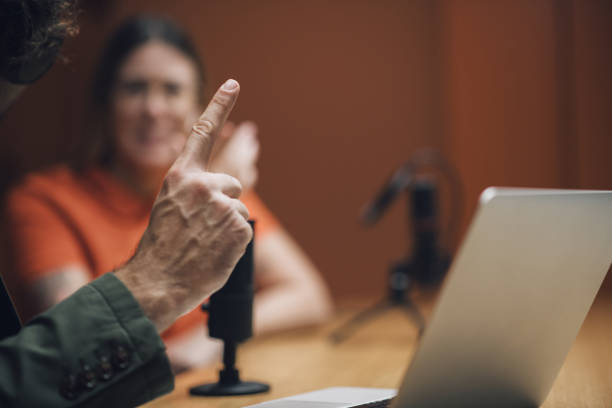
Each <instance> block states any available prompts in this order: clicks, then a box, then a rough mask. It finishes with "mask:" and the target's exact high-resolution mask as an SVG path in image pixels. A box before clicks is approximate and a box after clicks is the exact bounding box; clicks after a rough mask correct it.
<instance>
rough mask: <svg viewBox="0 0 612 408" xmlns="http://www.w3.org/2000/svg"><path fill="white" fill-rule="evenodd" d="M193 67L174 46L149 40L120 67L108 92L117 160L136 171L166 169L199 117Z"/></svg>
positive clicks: (196, 82)
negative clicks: (110, 92)
mask: <svg viewBox="0 0 612 408" xmlns="http://www.w3.org/2000/svg"><path fill="white" fill-rule="evenodd" d="M197 93H198V78H197V70H196V66H195V64H194V63H193V61H191V60H190V59H189V57H187V56H186V55H184V54H183V53H181V51H179V50H178V49H177V48H175V47H173V46H171V45H168V44H166V43H164V42H161V41H150V42H147V43H145V44H144V45H142V46H140V47H138V48H136V49H135V50H134V51H133V52H132V53H131V54H130V55H129V56H128V57H127V58H126V60H125V62H124V63H123V65H122V66H121V68H120V69H119V72H118V75H117V80H116V82H115V84H114V87H113V90H112V94H111V95H112V96H111V106H110V114H111V130H112V132H113V138H114V145H115V153H116V156H115V157H116V160H118V161H119V162H121V163H124V164H126V165H128V166H129V167H132V168H134V167H135V168H138V169H140V170H147V169H151V170H153V169H155V170H158V169H161V168H168V167H169V166H170V165H171V164H172V162H173V161H174V159H175V158H176V157H177V155H178V154H179V152H180V151H181V150H182V148H183V145H184V144H185V140H186V137H187V134H188V132H187V131H188V129H189V128H190V127H191V124H192V123H193V122H194V121H195V120H196V119H197V114H198V111H199V106H198V95H197Z"/></svg>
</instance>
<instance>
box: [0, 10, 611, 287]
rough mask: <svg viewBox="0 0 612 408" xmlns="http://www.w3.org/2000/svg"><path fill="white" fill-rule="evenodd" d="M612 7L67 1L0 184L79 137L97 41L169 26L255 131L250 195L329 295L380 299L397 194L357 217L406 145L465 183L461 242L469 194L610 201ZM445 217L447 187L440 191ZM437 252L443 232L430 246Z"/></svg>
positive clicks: (15, 128)
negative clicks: (69, 27) (61, 61)
mask: <svg viewBox="0 0 612 408" xmlns="http://www.w3.org/2000/svg"><path fill="white" fill-rule="evenodd" d="M611 5H612V3H609V2H606V1H589V2H584V1H577V0H576V1H573V2H572V1H566V0H562V1H555V0H548V1H537V2H535V1H532V0H507V1H494V2H493V1H476V0H472V1H469V0H468V1H459V0H438V1H432V0H414V1H402V0H383V1H377V0H367V1H366V0H360V1H334V2H330V1H323V0H315V1H309V2H287V1H282V0H260V1H257V2H245V1H239V0H214V1H213V0H209V1H206V2H202V1H198V0H188V1H187V0H184V1H180V2H167V1H162V0H147V1H143V0H138V1H131V2H129V3H128V2H119V1H109V2H104V3H100V2H95V1H89V2H85V3H84V7H85V12H84V13H83V15H82V17H81V34H80V36H79V37H78V38H76V39H73V40H71V41H69V43H68V44H67V47H66V51H65V53H66V55H67V56H68V57H70V58H71V60H72V62H71V63H70V64H68V65H57V66H55V67H54V68H53V70H52V72H51V73H50V74H49V75H48V76H47V77H46V78H44V79H43V80H42V81H41V82H40V83H38V84H36V86H35V87H33V88H32V89H29V90H28V91H27V92H26V94H25V95H24V96H23V97H22V99H21V101H20V103H19V104H18V105H16V106H15V107H14V108H13V109H12V111H11V112H10V114H9V115H8V116H9V117H8V118H7V119H6V120H4V121H3V123H1V124H0V132H2V134H3V135H4V134H8V135H9V136H8V137H4V138H3V139H2V141H0V148H1V150H0V159H1V163H2V168H3V169H4V172H3V174H4V179H3V180H2V181H3V183H5V184H6V183H8V182H10V181H12V180H14V179H15V178H16V177H17V175H19V174H21V173H23V172H24V171H26V170H29V169H32V168H36V167H40V166H42V165H45V164H49V163H53V162H55V161H58V160H61V159H66V158H68V157H69V156H70V154H71V151H72V150H73V147H72V146H73V145H74V144H75V142H77V141H86V137H87V136H86V135H87V132H86V131H85V130H84V129H86V125H87V123H86V119H85V109H84V107H83V100H84V98H85V96H86V95H87V81H88V78H89V75H90V71H91V69H92V67H93V66H94V64H95V60H96V57H97V54H98V52H99V49H100V46H101V44H102V42H103V39H104V37H105V36H106V34H107V33H108V32H109V30H110V29H111V27H112V26H113V25H114V24H115V23H116V22H117V21H118V20H119V19H120V18H121V17H123V16H125V15H126V14H129V13H132V12H134V11H137V10H143V9H146V10H149V11H153V12H157V13H161V12H163V13H167V14H169V15H171V16H173V17H174V18H176V19H177V20H178V21H180V22H181V23H183V24H185V26H186V27H187V28H188V30H189V31H190V32H191V33H192V34H193V35H194V37H195V40H196V44H197V46H198V48H199V49H200V50H201V52H202V54H203V55H204V57H205V60H206V63H207V67H208V73H209V77H210V79H211V83H212V84H214V86H216V85H217V84H219V83H221V82H222V81H223V80H224V79H226V78H227V77H235V78H236V79H238V80H239V81H240V82H241V85H242V88H243V91H242V94H241V97H240V100H239V103H238V105H237V107H236V109H235V112H234V113H233V115H232V119H234V120H244V119H253V120H255V121H256V122H257V123H258V124H259V127H260V132H261V133H260V138H261V142H262V149H263V150H262V156H261V162H260V172H261V173H260V176H261V177H260V183H259V185H258V190H259V192H260V193H261V194H262V196H263V197H264V199H265V201H266V202H267V203H268V204H269V205H270V207H271V208H272V209H273V210H274V211H275V212H276V213H277V215H278V216H279V218H280V219H281V220H282V221H283V222H284V224H285V225H286V226H287V228H288V229H289V230H290V232H291V233H292V234H293V235H294V236H295V237H296V238H297V240H298V241H299V242H300V243H301V244H302V246H303V247H304V248H305V249H306V250H307V252H308V253H309V254H310V255H311V256H312V258H313V259H314V261H315V263H316V264H317V265H318V266H319V267H320V269H321V271H322V272H323V274H324V276H325V278H326V279H327V281H328V282H329V283H330V285H331V287H332V289H333V291H334V294H335V295H336V296H337V297H348V296H357V295H380V296H382V295H383V291H384V285H385V279H386V269H387V265H388V264H389V263H390V262H392V261H393V260H395V259H397V258H398V257H399V256H401V255H402V254H403V253H404V252H405V250H406V248H407V247H409V245H410V243H409V242H408V240H407V238H406V234H405V229H406V220H405V212H404V205H405V202H404V199H403V198H402V199H401V200H399V201H400V202H398V203H396V204H395V205H394V207H393V208H392V209H391V210H390V212H389V214H387V215H386V216H385V217H384V218H383V220H382V221H381V222H380V223H379V224H378V225H376V226H374V227H372V228H369V229H365V228H363V227H362V226H361V225H360V224H359V222H358V214H359V211H360V209H361V207H362V205H363V204H364V203H365V202H366V201H368V200H369V199H370V197H371V196H372V195H373V194H374V193H375V192H376V191H377V190H378V188H379V187H380V185H381V184H382V183H383V182H384V181H385V179H386V178H387V177H388V176H389V175H390V174H391V172H392V171H393V170H394V169H395V168H396V167H397V166H398V165H399V164H401V163H403V162H404V161H405V160H406V159H408V158H409V157H410V156H411V155H412V154H413V153H414V152H415V151H416V150H417V149H418V148H419V147H424V146H430V147H434V148H436V149H439V150H440V151H442V152H444V154H445V155H446V156H447V157H448V159H449V160H450V161H451V162H452V163H453V164H454V165H455V166H456V167H457V168H458V169H459V173H460V176H461V178H462V181H463V183H464V185H465V197H464V200H463V202H462V204H463V205H464V207H465V208H466V211H465V213H464V215H463V217H462V218H461V230H464V229H465V227H466V225H467V223H468V221H469V218H470V216H471V213H472V211H473V209H474V208H475V204H476V200H477V197H478V194H479V192H480V191H481V190H482V189H483V188H484V187H486V186H488V185H492V184H496V185H518V186H542V187H585V188H607V189H612V165H611V164H610V161H609V160H608V156H609V152H610V151H612V142H611V140H612V139H611V138H610V137H609V134H610V133H611V131H612V120H611V119H610V114H609V113H610V111H611V110H612V103H611V102H612V100H611V99H612V84H611V80H610V75H609V73H610V72H611V69H610V68H612V67H611V64H612V57H611V55H610V52H609V39H610V38H612V36H611V34H612V33H611V32H610V31H611V30H612V29H611V27H612V6H611ZM442 194H443V196H442V198H443V200H444V202H443V207H444V208H445V214H448V211H447V210H448V208H449V207H450V204H449V200H450V198H449V197H448V191H446V189H444V190H443V191H442ZM448 238H449V241H450V242H451V245H452V246H455V245H456V243H457V240H458V236H454V237H448Z"/></svg>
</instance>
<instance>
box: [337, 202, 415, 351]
mask: <svg viewBox="0 0 612 408" xmlns="http://www.w3.org/2000/svg"><path fill="white" fill-rule="evenodd" d="M408 203H410V200H408ZM407 212H408V214H410V205H408V206H407ZM415 272H416V271H414V265H413V262H411V261H409V260H402V261H399V262H396V263H395V264H393V265H392V266H391V267H390V268H389V278H388V280H387V297H386V298H385V299H383V300H381V301H379V302H377V303H375V304H374V305H372V306H370V307H369V308H367V309H365V310H363V311H361V312H359V313H358V314H356V315H355V316H353V318H351V319H350V320H349V321H348V322H346V323H344V324H343V325H342V326H340V327H339V328H337V329H336V330H334V331H333V332H332V333H331V336H330V338H331V340H332V342H334V343H341V342H343V341H344V340H346V339H347V338H349V337H350V336H351V335H352V334H353V333H354V332H355V331H356V330H357V328H358V327H360V326H361V325H363V324H365V323H367V322H368V321H370V320H373V319H375V318H376V317H378V316H379V315H380V314H382V313H384V312H386V311H387V310H390V309H393V308H400V309H401V310H403V311H404V312H406V314H407V316H408V318H409V319H410V320H411V321H412V323H413V324H414V325H415V326H416V328H417V330H418V336H419V337H420V336H421V335H422V333H423V331H424V329H425V319H424V318H423V315H422V314H421V312H420V311H419V309H418V307H417V306H416V304H415V303H414V302H413V300H412V299H411V297H410V294H409V293H410V290H411V289H412V286H413V285H414V281H415V278H414V277H415V276H416V275H417V274H416V273H415Z"/></svg>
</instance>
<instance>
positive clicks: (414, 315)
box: [403, 299, 425, 338]
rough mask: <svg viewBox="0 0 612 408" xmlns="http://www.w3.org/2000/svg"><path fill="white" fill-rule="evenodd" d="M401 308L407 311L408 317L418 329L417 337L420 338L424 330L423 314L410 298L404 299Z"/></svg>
mask: <svg viewBox="0 0 612 408" xmlns="http://www.w3.org/2000/svg"><path fill="white" fill-rule="evenodd" d="M403 309H404V311H405V312H406V313H408V317H409V318H410V319H411V320H412V321H413V323H414V325H415V326H416V328H417V330H418V337H419V338H420V337H421V336H422V335H423V332H424V331H425V318H424V317H423V314H422V313H421V311H420V310H419V308H418V307H417V306H416V305H415V304H414V303H413V302H412V301H411V300H410V299H408V300H405V301H404V303H403Z"/></svg>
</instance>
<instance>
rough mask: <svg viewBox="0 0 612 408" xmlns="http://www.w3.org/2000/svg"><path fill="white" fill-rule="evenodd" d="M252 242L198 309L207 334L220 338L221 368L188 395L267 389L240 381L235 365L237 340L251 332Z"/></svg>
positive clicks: (213, 394) (250, 222) (249, 392)
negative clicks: (205, 321)
mask: <svg viewBox="0 0 612 408" xmlns="http://www.w3.org/2000/svg"><path fill="white" fill-rule="evenodd" d="M249 224H250V225H251V228H252V229H253V230H254V229H255V221H251V220H249ZM254 236H255V233H254V231H253V237H254ZM253 241H254V238H253V239H251V242H249V244H248V245H247V247H246V250H245V251H244V255H242V258H240V260H239V261H238V263H237V264H236V266H235V267H234V270H233V272H232V274H231V275H230V277H229V279H228V280H227V282H226V283H225V286H223V287H222V288H221V289H220V290H219V291H217V292H216V293H214V294H213V295H212V296H211V297H210V300H209V302H208V304H203V305H202V310H204V311H207V312H208V334H209V336H210V337H214V338H216V339H221V340H223V369H222V370H221V371H219V381H217V382H216V383H209V384H202V385H198V386H195V387H192V388H190V389H189V393H190V394H191V395H199V396H215V395H245V394H256V393H260V392H266V391H268V390H269V389H270V386H269V385H267V384H263V383H259V382H251V381H242V380H241V379H240V373H239V371H238V369H237V368H236V366H235V364H236V351H237V347H238V343H240V342H243V341H245V340H247V339H248V338H250V337H251V336H252V335H253V297H254V293H255V288H254V285H253V271H254V263H253V262H254V261H253V249H254V243H253Z"/></svg>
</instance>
